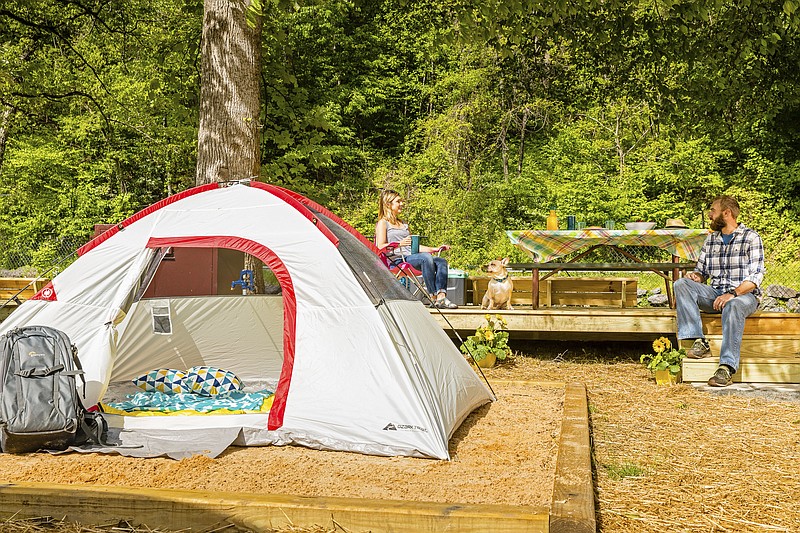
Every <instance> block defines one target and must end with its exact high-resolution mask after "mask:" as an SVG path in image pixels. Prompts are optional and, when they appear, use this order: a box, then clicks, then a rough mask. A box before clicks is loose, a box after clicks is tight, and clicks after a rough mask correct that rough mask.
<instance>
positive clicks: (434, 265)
mask: <svg viewBox="0 0 800 533" xmlns="http://www.w3.org/2000/svg"><path fill="white" fill-rule="evenodd" d="M405 262H406V263H408V264H409V265H411V266H412V267H414V268H416V269H417V270H421V271H422V279H423V280H424V281H425V287H426V288H427V289H428V292H429V293H430V294H432V295H434V296H435V295H436V294H437V293H440V292H447V259H445V258H444V257H438V256H435V257H434V256H433V255H431V254H429V253H427V252H420V253H418V254H411V255H407V256H406V257H405Z"/></svg>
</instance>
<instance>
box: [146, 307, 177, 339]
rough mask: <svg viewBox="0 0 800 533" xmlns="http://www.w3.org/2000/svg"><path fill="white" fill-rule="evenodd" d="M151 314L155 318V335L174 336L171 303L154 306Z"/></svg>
mask: <svg viewBox="0 0 800 533" xmlns="http://www.w3.org/2000/svg"><path fill="white" fill-rule="evenodd" d="M151 312H152V316H153V333H157V334H159V335H172V319H171V317H170V312H169V302H164V303H159V304H157V305H154V306H153V308H152V311H151Z"/></svg>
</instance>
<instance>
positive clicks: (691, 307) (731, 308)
mask: <svg viewBox="0 0 800 533" xmlns="http://www.w3.org/2000/svg"><path fill="white" fill-rule="evenodd" d="M674 289H675V304H676V306H677V312H678V339H699V338H702V337H703V323H702V321H701V319H700V311H704V312H706V313H719V311H715V310H714V300H716V298H717V296H719V295H720V294H722V291H718V290H717V289H715V288H713V287H711V286H710V285H706V284H705V283H697V282H696V281H692V280H690V279H689V278H681V279H679V280H677V281H676V282H675V285H674ZM756 309H758V298H756V297H755V296H753V294H752V293H749V292H748V293H747V294H743V295H741V296H737V297H736V298H732V299H730V300H728V303H726V304H725V307H723V308H722V347H721V348H720V351H719V364H721V365H726V366H729V367H730V368H731V369H732V370H733V371H734V372H736V371H737V370H738V369H739V351H740V350H741V348H742V334H743V333H744V319H745V318H747V317H748V316H750V315H752V314H753V313H754V312H755V311H756Z"/></svg>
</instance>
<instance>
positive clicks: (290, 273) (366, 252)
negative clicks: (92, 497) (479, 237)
mask: <svg viewBox="0 0 800 533" xmlns="http://www.w3.org/2000/svg"><path fill="white" fill-rule="evenodd" d="M370 247H372V249H371V248H370ZM183 248H186V249H220V250H229V251H231V250H232V251H236V252H237V253H248V254H252V255H254V256H256V257H258V258H259V259H261V260H262V261H263V262H264V263H265V264H266V265H267V266H268V267H269V268H270V269H271V271H272V272H273V273H274V275H275V278H276V279H277V282H278V283H279V285H280V288H281V294H279V295H241V294H203V295H191V296H186V295H184V296H169V295H164V294H160V295H158V296H157V297H148V294H147V289H148V286H149V285H150V283H151V281H152V280H153V279H154V276H156V274H157V272H158V270H159V269H160V268H161V266H162V264H163V263H164V261H165V252H167V251H168V250H177V249H183ZM374 251H375V250H374V247H373V246H372V245H371V243H369V242H368V241H367V240H366V239H364V237H363V236H361V235H359V234H358V232H356V231H355V230H353V229H352V228H350V227H349V226H348V225H347V224H346V223H344V222H343V221H342V220H341V219H339V218H338V217H336V216H335V215H333V213H331V212H329V211H327V210H326V209H324V208H323V207H322V206H319V205H318V204H315V203H314V202H312V201H310V200H308V199H306V198H304V197H302V196H300V195H298V194H296V193H293V192H291V191H288V190H286V189H282V188H280V187H276V186H273V185H267V184H263V183H258V182H252V183H249V184H244V183H237V184H232V185H230V186H227V185H224V184H216V183H214V184H208V185H203V186H199V187H195V188H193V189H190V190H187V191H184V192H182V193H179V194H176V195H174V196H171V197H169V198H166V199H164V200H162V201H160V202H158V203H156V204H153V205H152V206H150V207H148V208H146V209H144V210H142V211H140V212H139V213H136V214H135V215H133V216H132V217H130V218H129V219H127V220H125V221H124V222H122V223H120V224H118V225H117V226H115V227H113V228H112V229H110V230H108V231H106V232H105V233H103V234H102V235H100V236H99V237H97V238H95V239H94V240H92V241H90V242H89V243H87V244H86V245H85V246H83V247H82V248H81V249H80V250H78V254H79V257H78V259H77V260H76V261H75V262H74V263H73V264H72V265H70V266H69V267H68V268H67V269H65V270H64V271H63V272H62V273H61V274H59V275H58V276H56V277H55V278H54V279H53V280H52V282H51V283H50V284H49V285H48V286H46V287H45V288H44V289H42V290H41V291H40V292H39V293H38V294H37V295H36V296H35V297H34V298H33V299H31V300H29V301H27V302H25V303H24V304H23V305H21V306H20V307H19V308H18V309H17V310H16V311H15V312H14V313H12V314H11V315H10V316H9V318H8V319H6V320H5V321H4V322H3V330H8V329H11V328H13V327H17V326H24V325H29V324H31V325H32V324H39V325H49V326H52V327H55V328H57V329H60V330H62V331H64V332H65V333H67V335H69V337H70V339H71V340H72V342H73V343H74V344H75V345H76V346H77V347H78V352H79V358H80V360H81V363H82V365H83V368H84V371H85V372H86V376H85V377H86V381H87V395H86V399H85V403H86V404H87V405H93V404H94V403H96V402H98V401H100V400H101V399H102V398H103V397H104V395H105V393H106V390H107V388H108V386H109V384H110V383H116V382H124V381H127V380H131V379H133V378H135V377H137V376H139V375H141V374H143V373H145V372H147V371H149V370H151V369H156V368H178V369H185V368H188V367H190V366H196V365H208V366H214V367H217V368H223V369H225V370H228V371H231V372H234V373H235V374H236V375H237V376H239V377H240V378H241V379H242V380H243V381H244V382H245V383H248V382H250V381H263V382H266V383H269V384H271V385H272V386H273V387H274V389H273V390H274V391H275V395H274V401H273V404H272V407H271V409H270V410H269V412H268V413H257V414H231V415H206V416H169V417H159V416H153V417H121V416H120V417H114V416H110V417H109V420H110V423H111V424H112V425H115V424H117V425H120V426H123V427H125V428H144V429H161V430H166V429H169V428H184V429H185V428H209V427H238V428H240V433H239V439H238V441H237V443H239V444H246V445H263V444H300V445H304V446H309V447H313V448H320V449H332V450H346V451H357V452H363V453H369V454H377V455H410V456H420V457H433V458H439V459H446V458H449V454H448V446H447V443H448V440H449V438H450V436H451V435H452V434H453V432H454V431H455V430H456V429H457V428H458V426H459V425H460V423H461V422H462V421H463V419H464V418H465V417H466V416H467V415H468V414H469V413H470V412H472V410H474V409H475V408H477V407H478V406H480V405H483V404H484V403H487V402H489V401H491V400H492V399H493V396H492V394H491V392H490V390H489V389H488V388H487V387H486V386H485V385H484V384H483V383H482V382H481V381H480V379H479V378H478V376H477V375H476V374H475V373H474V372H473V371H472V369H471V368H470V367H469V365H468V364H467V363H466V361H464V359H463V357H462V355H461V354H460V353H459V351H458V350H457V349H456V347H455V346H454V345H453V343H452V342H451V341H450V339H449V338H448V337H447V335H446V334H445V333H444V332H443V331H442V330H441V328H440V327H439V326H438V325H437V324H436V322H435V321H434V320H433V318H432V317H431V316H430V314H429V312H428V310H427V309H426V308H425V307H424V306H423V305H422V304H421V303H420V302H418V301H416V300H414V299H413V298H412V297H411V296H410V294H409V293H408V292H407V291H405V290H404V289H403V288H402V287H401V286H400V285H399V284H398V283H397V281H396V280H395V279H394V278H393V277H392V276H391V275H390V274H389V273H388V271H386V269H385V268H384V267H383V266H382V265H381V263H380V261H379V259H378V258H377V256H376V255H375V253H374ZM165 309H166V310H167V311H166V313H165V314H164V315H163V316H168V317H169V320H170V327H169V328H168V331H166V332H165V331H164V330H160V331H157V330H156V328H155V324H156V323H157V321H156V320H155V318H154V317H155V316H156V313H157V312H159V313H163V311H164V310H165Z"/></svg>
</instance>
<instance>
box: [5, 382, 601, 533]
mask: <svg viewBox="0 0 800 533" xmlns="http://www.w3.org/2000/svg"><path fill="white" fill-rule="evenodd" d="M512 383H514V384H519V385H531V386H534V385H538V386H547V387H564V388H565V394H564V413H563V416H562V426H561V437H560V442H559V448H558V456H557V459H556V471H555V476H554V486H553V496H552V505H551V507H550V509H547V508H539V507H533V506H513V505H485V504H480V505H476V504H469V503H430V502H409V501H396V500H370V499H360V498H328V497H301V496H293V495H286V494H241V493H218V492H208V491H189V490H164V489H160V490H154V489H149V488H122V487H108V486H92V485H80V484H74V485H56V484H47V483H7V484H3V485H2V486H0V519H5V518H9V517H10V516H15V517H17V518H26V517H42V516H54V517H59V518H62V517H63V518H65V519H66V520H70V521H75V522H78V523H82V524H85V525H89V524H106V523H116V522H117V521H119V520H126V521H128V522H129V523H132V524H142V525H145V526H148V527H158V528H166V529H169V530H187V529H191V530H193V531H194V530H208V529H212V528H224V527H225V526H227V525H229V524H234V525H236V526H239V527H244V528H247V529H250V530H252V531H265V532H266V531H271V530H273V529H275V528H281V527H289V526H291V527H311V526H314V525H328V524H330V525H332V526H335V527H339V528H344V530H346V531H353V532H357V531H366V530H369V531H372V532H375V533H378V532H389V531H391V532H395V533H404V532H407V533H412V532H445V531H459V532H465V533H479V532H486V531H493V532H500V533H516V532H520V533H522V532H529V533H549V532H551V531H553V532H556V531H557V532H564V531H570V532H575V533H590V532H594V531H595V527H596V526H595V507H594V489H593V485H592V470H591V448H590V441H589V411H588V404H587V397H586V388H585V386H584V385H583V384H580V383H574V384H573V383H571V384H567V385H565V384H564V383H557V382H517V381H515V382H512ZM498 490H502V487H498Z"/></svg>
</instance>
